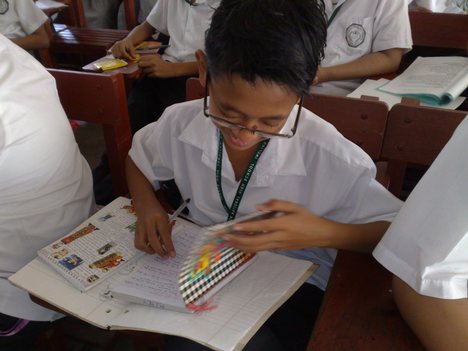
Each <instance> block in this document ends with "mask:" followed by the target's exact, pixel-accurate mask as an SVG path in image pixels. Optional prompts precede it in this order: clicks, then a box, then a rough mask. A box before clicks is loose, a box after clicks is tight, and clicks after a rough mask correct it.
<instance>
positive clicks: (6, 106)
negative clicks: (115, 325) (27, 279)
mask: <svg viewBox="0 0 468 351" xmlns="http://www.w3.org/2000/svg"><path fill="white" fill-rule="evenodd" d="M0 55H1V57H2V63H1V65H0V101H1V105H0V194H1V195H0V316H1V315H8V316H12V317H18V318H23V319H28V320H34V321H51V320H53V319H55V318H57V313H54V312H52V311H50V310H47V309H45V308H43V307H41V306H38V305H36V304H34V303H33V302H31V301H30V299H29V296H28V294H27V293H26V292H25V291H23V290H20V289H18V288H15V287H14V286H12V285H11V284H10V283H9V282H8V281H7V278H8V276H10V275H11V274H12V273H14V272H16V271H17V270H18V269H20V268H21V267H22V266H24V265H25V264H27V263H28V262H29V261H30V260H32V259H33V258H34V257H35V256H36V251H37V250H38V249H40V248H41V247H43V246H45V245H47V244H49V243H50V242H51V241H53V240H55V239H57V238H58V237H60V236H62V235H64V234H65V233H67V232H69V231H70V230H72V229H73V228H74V227H75V226H77V225H78V224H79V223H80V222H82V221H83V220H85V219H86V218H87V217H88V216H89V214H90V212H91V210H92V209H93V208H94V201H93V196H92V179H91V172H90V169H89V166H88V164H87V162H86V160H85V159H84V158H83V157H82V155H81V154H80V152H79V150H78V146H77V144H76V142H75V140H74V136H73V133H72V130H71V128H70V124H69V122H68V119H67V118H66V115H65V113H64V111H63V109H62V107H61V105H60V102H59V98H58V94H57V90H56V87H55V81H54V79H53V78H52V77H51V76H50V75H49V74H48V73H47V71H46V70H45V69H44V68H43V67H42V66H41V64H40V63H39V62H37V61H36V60H35V59H34V58H33V57H31V56H30V55H29V54H28V53H27V52H25V51H24V50H21V49H20V48H18V47H17V46H16V45H14V44H12V43H11V42H10V41H9V40H8V39H6V38H5V37H3V36H1V35H0ZM0 319H1V318H0ZM2 325H3V324H2ZM3 340H4V338H2V341H3Z"/></svg>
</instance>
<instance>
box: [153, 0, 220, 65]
mask: <svg viewBox="0 0 468 351" xmlns="http://www.w3.org/2000/svg"><path fill="white" fill-rule="evenodd" d="M219 3H220V0H198V1H197V2H196V5H189V4H188V3H187V2H185V1H184V0H159V1H158V2H157V3H156V5H155V6H154V8H153V10H151V12H150V14H149V15H148V17H147V18H146V21H147V22H148V23H149V24H150V25H151V26H152V27H154V28H156V29H157V30H158V31H160V32H161V33H164V34H166V35H169V36H170V39H169V45H170V47H168V48H167V49H166V50H165V51H164V54H163V55H162V58H163V59H164V60H167V61H171V62H190V61H195V60H196V59H195V51H197V50H198V49H201V50H203V49H204V48H205V32H206V31H207V30H208V28H209V27H210V24H211V16H212V15H213V13H214V11H215V9H216V8H217V7H218V5H219Z"/></svg>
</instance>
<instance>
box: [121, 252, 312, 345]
mask: <svg viewBox="0 0 468 351" xmlns="http://www.w3.org/2000/svg"><path fill="white" fill-rule="evenodd" d="M311 267H312V266H311V262H308V261H304V260H297V259H292V258H290V257H286V256H283V255H279V254H275V253H270V252H261V253H259V254H258V257H257V259H256V260H255V261H254V262H253V263H252V264H251V266H250V267H249V268H248V269H246V270H245V271H243V272H242V273H241V274H239V275H238V276H237V278H236V279H234V280H232V281H231V282H229V284H228V285H226V286H225V287H224V288H223V289H222V290H221V291H220V292H219V293H218V294H216V295H215V296H214V297H213V300H214V303H215V304H216V305H217V308H216V309H214V310H212V311H207V312H203V313H200V314H184V313H177V312H172V311H167V310H160V309H153V308H148V307H145V306H142V305H131V306H130V307H129V308H128V312H127V313H125V314H122V315H120V316H118V317H117V318H116V319H114V320H113V327H114V329H134V330H141V331H158V332H160V333H164V334H172V335H179V336H182V337H186V338H189V339H192V340H195V341H198V342H200V343H201V344H204V345H207V346H209V347H211V348H214V349H216V350H241V349H242V348H243V346H244V345H245V344H246V343H247V342H248V340H249V339H250V338H251V337H252V336H253V335H254V334H255V332H256V331H257V330H258V328H259V327H260V326H261V325H262V324H263V323H264V322H265V321H266V319H268V317H269V316H270V315H271V313H273V312H274V310H276V308H278V307H279V306H280V305H281V304H282V303H283V302H284V301H286V300H287V299H288V298H289V297H290V296H291V295H292V293H293V292H294V291H295V290H296V289H297V288H299V286H300V285H301V284H302V283H303V282H304V281H305V280H306V279H307V278H308V277H309V276H310V275H311V273H312V270H311Z"/></svg>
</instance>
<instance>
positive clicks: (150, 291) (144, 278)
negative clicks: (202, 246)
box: [112, 219, 200, 311]
mask: <svg viewBox="0 0 468 351" xmlns="http://www.w3.org/2000/svg"><path fill="white" fill-rule="evenodd" d="M199 233H200V227H198V226H196V225H195V224H191V223H189V222H186V221H184V220H181V219H179V220H177V221H176V224H175V226H174V228H173V230H172V238H173V243H174V246H175V249H176V252H177V255H176V257H175V258H171V259H165V258H162V257H160V256H157V255H146V256H145V257H143V258H142V259H141V260H139V262H138V263H137V264H136V268H135V270H134V272H132V274H131V275H129V276H128V277H127V278H126V279H125V280H124V281H123V282H122V283H121V284H119V285H118V286H116V287H114V288H113V289H112V294H113V295H114V296H116V297H119V298H127V299H130V301H134V302H140V303H144V304H146V305H151V306H155V307H161V308H177V309H178V310H180V311H184V310H186V308H185V304H184V301H183V300H182V297H181V295H180V290H179V272H180V268H181V267H182V264H183V263H184V260H185V258H186V256H187V254H188V253H189V251H190V249H191V248H192V246H193V243H194V242H195V241H196V240H197V236H198V235H199Z"/></svg>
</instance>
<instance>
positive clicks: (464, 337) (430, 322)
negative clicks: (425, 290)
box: [393, 276, 468, 351]
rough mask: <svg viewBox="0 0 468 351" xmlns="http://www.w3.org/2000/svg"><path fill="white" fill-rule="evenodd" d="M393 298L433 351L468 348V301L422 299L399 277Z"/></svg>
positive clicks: (420, 337) (423, 341)
mask: <svg viewBox="0 0 468 351" xmlns="http://www.w3.org/2000/svg"><path fill="white" fill-rule="evenodd" d="M393 294H394V297H395V301H396V303H397V306H398V309H399V310H400V313H401V314H402V316H403V318H404V319H405V321H406V322H407V323H408V325H409V326H410V327H411V329H412V330H413V331H414V333H415V334H416V335H417V336H418V338H419V339H420V340H421V342H422V343H423V345H424V346H425V347H426V348H427V350H430V351H443V350H452V351H462V350H466V347H467V345H468V299H467V298H465V299H457V300H444V299H438V298H434V297H429V296H424V295H420V294H418V293H417V292H415V291H414V290H413V289H412V288H411V287H410V286H409V285H407V284H406V283H405V282H404V281H402V280H401V279H399V278H398V277H395V276H394V277H393Z"/></svg>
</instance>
